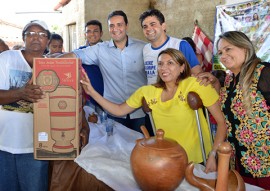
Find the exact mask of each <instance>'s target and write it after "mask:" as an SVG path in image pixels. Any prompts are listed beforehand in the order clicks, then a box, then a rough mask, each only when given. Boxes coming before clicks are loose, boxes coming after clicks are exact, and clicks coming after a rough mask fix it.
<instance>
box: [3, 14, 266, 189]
mask: <svg viewBox="0 0 270 191" xmlns="http://www.w3.org/2000/svg"><path fill="white" fill-rule="evenodd" d="M139 20H140V22H141V26H142V30H143V33H144V35H145V37H146V39H147V40H148V42H149V43H146V42H143V41H141V40H138V39H135V38H132V37H130V36H128V34H127V32H128V27H129V23H128V18H127V16H126V14H125V13H124V12H123V11H121V10H117V11H113V12H111V13H110V14H109V15H108V19H107V22H108V28H109V34H110V37H111V40H109V41H104V42H103V41H102V40H101V37H102V25H101V23H100V22H98V21H96V20H94V22H91V23H92V24H89V23H87V24H86V26H85V35H86V37H87V39H88V40H87V43H86V45H85V46H84V47H80V48H79V49H76V50H73V51H72V52H69V53H61V55H60V56H58V57H59V58H80V59H81V61H82V63H83V66H84V67H85V68H87V67H88V66H94V67H96V68H97V69H98V70H99V71H100V74H101V76H102V79H103V82H104V89H102V91H99V90H97V88H95V87H93V86H94V85H93V86H92V83H94V80H95V79H96V78H95V77H93V74H91V73H90V72H89V71H92V68H90V69H89V70H88V69H85V70H86V71H83V72H82V80H81V84H82V86H83V88H84V90H85V93H86V94H89V95H90V97H91V98H92V99H94V100H95V101H96V102H97V104H99V106H101V107H102V108H103V109H104V110H105V111H106V112H107V113H108V117H109V118H112V119H114V120H116V121H118V122H119V123H122V124H124V125H125V126H127V127H128V128H131V129H133V130H135V131H141V130H140V127H141V125H145V126H146V127H147V129H148V131H149V132H150V134H151V135H153V132H152V125H154V126H155V127H156V129H159V128H161V129H164V131H165V136H166V137H169V138H172V139H174V140H176V141H177V142H178V143H179V144H181V145H182V146H183V147H184V148H185V150H186V152H187V155H188V158H189V161H194V162H196V163H201V162H202V161H203V158H202V151H201V150H200V142H199V135H198V132H197V126H196V118H195V113H194V111H193V110H192V109H191V108H190V107H189V105H188V103H187V95H188V93H189V92H190V91H193V92H196V93H197V94H198V95H199V96H200V98H201V99H202V102H203V104H204V106H205V107H207V109H208V110H209V111H210V112H211V114H212V115H213V117H214V118H215V121H216V122H217V125H218V127H217V132H216V136H215V139H214V143H213V146H212V147H211V144H210V140H211V139H210V136H211V134H210V132H209V130H208V128H207V124H206V120H205V118H204V117H203V112H202V111H199V112H200V113H201V115H200V116H201V123H202V133H203V135H204V141H205V143H204V144H205V148H206V152H207V153H209V157H208V160H207V164H206V170H205V171H206V172H211V171H215V170H216V151H217V148H218V146H219V145H220V143H222V142H223V141H225V140H228V141H229V142H230V143H231V144H232V146H233V148H234V152H233V154H234V156H235V160H233V161H235V163H234V164H235V168H236V169H237V170H238V171H239V172H240V174H241V175H242V177H243V178H244V180H245V181H246V182H247V183H250V184H254V185H257V186H260V187H262V188H265V189H269V185H268V181H269V179H270V178H269V176H270V172H269V168H270V167H269V161H270V160H269V144H270V143H269V131H270V129H269V128H270V125H269V124H268V123H269V119H268V118H269V117H270V116H269V113H268V110H269V106H270V94H269V93H270V86H269V80H268V78H267V75H268V74H269V66H268V64H267V63H263V62H261V60H260V59H259V58H257V56H256V54H255V50H254V47H253V46H252V43H251V42H250V40H249V39H248V38H247V37H246V35H245V34H243V33H241V32H236V31H231V32H226V33H224V34H222V35H221V36H220V39H219V41H218V44H217V49H218V54H219V56H220V60H221V62H222V63H223V64H224V65H225V66H226V68H227V69H228V70H230V71H231V73H228V75H227V77H226V80H225V84H224V86H223V87H222V88H220V87H221V84H220V83H219V81H218V80H217V78H216V77H215V76H213V75H212V74H211V73H207V72H203V71H202V69H201V67H200V65H199V61H198V59H197V57H196V54H195V53H194V51H193V49H192V47H191V46H190V45H189V43H188V42H187V41H186V40H182V39H177V38H174V37H171V36H169V35H168V34H167V33H166V23H165V18H164V15H163V14H162V13H161V12H160V11H159V10H157V9H150V10H147V11H145V12H144V13H142V14H141V15H140V17H139ZM50 36H51V33H50V31H49V30H48V27H47V25H46V24H45V23H44V22H42V21H33V22H30V23H28V24H27V25H26V26H25V27H24V29H23V33H22V37H23V40H24V43H25V48H24V49H23V50H17V51H6V52H5V53H2V54H0V62H1V64H0V76H1V80H0V121H1V122H0V166H1V169H3V170H2V171H0V179H1V181H0V190H19V189H22V190H23V188H24V189H25V190H31V189H32V190H47V189H48V180H47V178H46V177H48V162H47V161H38V160H34V158H33V137H32V135H33V133H32V132H33V119H32V118H33V114H32V107H31V106H32V103H35V102H38V100H39V99H42V98H43V97H44V94H43V92H42V91H41V89H40V88H39V86H37V85H34V84H33V83H32V80H31V77H32V66H33V58H41V57H44V51H45V49H46V46H47V45H48V43H49V42H50ZM88 37H89V38H88ZM52 44H53V43H52ZM93 70H94V69H93ZM191 75H193V76H195V77H193V76H191ZM88 76H89V77H88ZM100 94H101V95H100ZM102 94H103V96H102ZM142 99H145V100H146V103H147V107H149V108H150V110H151V113H152V116H153V121H154V124H151V120H150V119H149V116H148V115H146V114H145V112H144V111H143V110H142V106H143V102H142ZM93 103H94V102H93ZM220 104H221V106H220ZM221 109H222V110H221ZM83 124H84V125H83V129H84V130H85V131H86V132H87V130H86V129H89V128H88V123H87V122H85V123H83ZM82 136H84V137H85V136H87V133H84V134H82ZM86 143H87V141H85V142H84V144H86ZM13 186H14V187H13Z"/></svg>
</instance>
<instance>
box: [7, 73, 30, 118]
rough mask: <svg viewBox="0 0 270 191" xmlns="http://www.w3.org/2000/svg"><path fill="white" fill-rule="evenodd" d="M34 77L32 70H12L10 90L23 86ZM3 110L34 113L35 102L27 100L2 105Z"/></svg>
mask: <svg viewBox="0 0 270 191" xmlns="http://www.w3.org/2000/svg"><path fill="white" fill-rule="evenodd" d="M31 77H32V73H31V72H26V71H21V70H10V76H9V83H10V88H9V89H10V90H12V89H18V88H21V87H23V86H24V85H25V84H26V83H27V82H28V81H29V80H30V79H31ZM2 110H7V111H17V112H23V113H29V112H31V113H33V104H32V103H31V102H28V101H26V100H19V101H17V102H13V103H9V104H4V105H2Z"/></svg>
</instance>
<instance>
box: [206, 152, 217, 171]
mask: <svg viewBox="0 0 270 191" xmlns="http://www.w3.org/2000/svg"><path fill="white" fill-rule="evenodd" d="M215 171H217V162H216V157H215V155H209V157H208V159H207V162H206V167H205V170H204V172H205V173H209V172H215Z"/></svg>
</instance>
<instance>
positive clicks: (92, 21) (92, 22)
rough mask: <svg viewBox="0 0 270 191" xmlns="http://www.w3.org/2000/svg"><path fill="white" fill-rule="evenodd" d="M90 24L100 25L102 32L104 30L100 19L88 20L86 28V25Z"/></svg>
mask: <svg viewBox="0 0 270 191" xmlns="http://www.w3.org/2000/svg"><path fill="white" fill-rule="evenodd" d="M89 25H97V26H99V29H100V32H101V31H102V24H101V22H99V21H98V20H90V21H88V22H87V23H86V24H85V26H84V28H86V27H87V26H89Z"/></svg>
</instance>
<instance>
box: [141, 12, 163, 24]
mask: <svg viewBox="0 0 270 191" xmlns="http://www.w3.org/2000/svg"><path fill="white" fill-rule="evenodd" d="M149 16H151V17H153V16H155V17H157V19H158V20H159V23H160V24H163V23H164V22H165V17H164V15H163V14H162V13H161V12H160V10H158V9H149V10H147V11H145V12H143V13H142V14H141V15H140V17H139V20H140V22H141V26H142V23H143V21H144V19H145V18H146V17H149Z"/></svg>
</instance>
